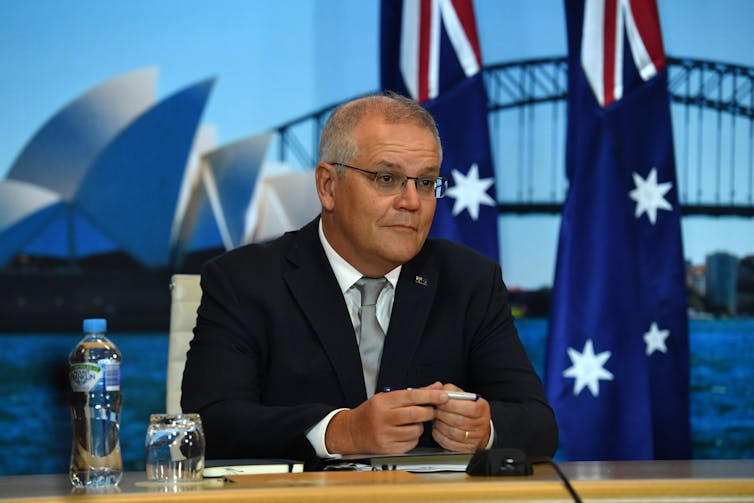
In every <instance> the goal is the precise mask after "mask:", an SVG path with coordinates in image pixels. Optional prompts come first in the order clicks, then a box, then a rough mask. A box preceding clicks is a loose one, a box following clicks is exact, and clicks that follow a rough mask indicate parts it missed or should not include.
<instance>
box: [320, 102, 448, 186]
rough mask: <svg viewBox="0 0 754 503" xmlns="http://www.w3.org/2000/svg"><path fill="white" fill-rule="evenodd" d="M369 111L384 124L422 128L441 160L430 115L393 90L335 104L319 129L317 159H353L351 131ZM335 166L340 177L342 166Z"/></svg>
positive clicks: (356, 149) (438, 143)
mask: <svg viewBox="0 0 754 503" xmlns="http://www.w3.org/2000/svg"><path fill="white" fill-rule="evenodd" d="M370 114H378V115H380V116H381V117H382V119H383V120H384V121H385V123H387V124H413V125H416V126H419V127H420V128H423V129H426V130H427V131H428V132H429V133H430V134H432V137H433V138H434V139H435V142H436V143H437V150H438V152H439V154H440V161H442V143H441V142H440V133H439V132H438V130H437V123H435V119H434V117H432V114H430V113H429V112H427V110H425V109H424V108H423V107H422V106H421V105H419V103H417V102H416V101H414V100H412V99H410V98H406V97H405V96H401V95H400V94H397V93H393V92H387V93H386V94H384V95H372V96H366V97H363V98H357V99H355V100H353V101H349V102H348V103H344V104H342V105H340V106H338V107H337V108H336V109H335V110H334V111H333V113H332V114H331V115H330V117H329V118H328V119H327V122H326V123H325V125H324V127H323V128H322V135H321V136H320V139H319V160H320V161H322V162H327V163H334V162H344V163H347V162H350V161H351V160H352V159H353V158H355V157H356V156H357V155H358V153H359V152H358V146H357V145H356V142H355V141H354V138H353V131H354V129H356V126H358V124H359V122H360V121H361V120H362V119H363V118H364V117H366V116H367V115H370ZM336 169H337V171H338V174H339V175H341V176H342V173H343V171H344V168H343V167H342V166H336Z"/></svg>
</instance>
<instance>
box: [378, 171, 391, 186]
mask: <svg viewBox="0 0 754 503" xmlns="http://www.w3.org/2000/svg"><path fill="white" fill-rule="evenodd" d="M395 180H396V178H395V175H393V174H392V173H377V183H379V184H381V185H392V184H394V183H395Z"/></svg>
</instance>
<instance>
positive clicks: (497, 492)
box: [0, 460, 754, 503]
mask: <svg viewBox="0 0 754 503" xmlns="http://www.w3.org/2000/svg"><path fill="white" fill-rule="evenodd" d="M559 466H560V467H561V469H562V470H563V472H564V473H565V474H566V476H567V477H568V478H569V479H570V480H571V483H572V485H573V487H574V488H575V489H576V491H577V492H578V493H579V495H580V496H581V498H582V499H583V500H584V501H601V502H611V501H615V502H627V501H652V502H657V501H663V502H675V501H678V502H688V501H695V502H700V501H701V502H715V501H726V502H744V501H749V502H751V501H754V460H714V461H713V460H707V461H704V460H695V461H603V462H599V461H594V462H567V463H561V464H560V465H559ZM207 500H212V501H213V502H215V501H217V502H225V501H234V502H235V501H240V502H243V501H252V502H293V501H306V502H314V503H318V502H322V503H325V502H328V503H330V502H340V501H342V502H358V503H368V502H378V501H385V502H407V501H411V502H430V501H431V502H451V501H464V502H482V501H506V502H507V501H571V498H570V495H569V494H568V492H567V490H566V489H565V487H564V486H563V484H562V482H561V481H560V479H559V478H558V477H557V474H556V473H555V471H554V470H553V468H552V467H551V466H549V465H535V467H534V475H533V476H529V477H470V476H468V475H466V474H465V473H430V474H413V473H408V472H401V471H384V472H381V471H376V472H307V473H294V474H284V475H247V476H243V477H235V478H234V481H233V482H223V481H222V480H215V481H205V482H202V483H197V484H194V485H186V486H167V487H166V486H157V485H154V484H150V483H149V482H147V481H146V480H145V476H144V474H143V473H126V474H124V477H123V481H122V482H121V484H120V486H119V487H118V488H117V489H116V491H114V492H109V493H88V494H85V495H79V494H72V490H71V487H70V484H69V482H68V477H67V476H66V475H22V476H10V477H0V503H9V502H35V503H47V502H59V501H62V502H75V501H83V502H86V503H98V502H111V503H119V502H131V501H134V502H135V501H138V502H145V503H152V502H155V503H157V502H159V503H171V502H183V501H185V502H199V501H207Z"/></svg>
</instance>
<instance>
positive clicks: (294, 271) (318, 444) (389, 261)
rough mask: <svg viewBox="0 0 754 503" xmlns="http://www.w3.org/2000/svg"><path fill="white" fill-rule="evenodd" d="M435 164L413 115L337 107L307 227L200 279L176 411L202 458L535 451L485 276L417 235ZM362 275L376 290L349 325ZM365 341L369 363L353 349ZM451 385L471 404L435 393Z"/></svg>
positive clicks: (229, 257) (531, 410)
mask: <svg viewBox="0 0 754 503" xmlns="http://www.w3.org/2000/svg"><path fill="white" fill-rule="evenodd" d="M441 161H442V149H441V145H440V139H439V135H438V132H437V128H436V126H435V123H434V120H433V119H432V116H431V115H430V114H428V113H427V112H426V111H425V110H424V109H423V108H422V107H421V106H419V105H418V104H416V103H415V102H413V101H411V100H408V99H406V98H402V97H399V96H395V95H391V96H372V97H367V98H362V99H359V100H355V101H353V102H350V103H347V104H345V105H343V106H342V107H340V108H339V109H337V110H336V111H335V112H334V113H333V114H332V116H331V117H330V119H329V120H328V122H327V124H326V125H325V127H324V129H323V132H322V138H321V142H320V162H319V164H318V165H317V168H316V172H315V179H316V190H317V193H318V195H319V198H320V201H321V204H322V212H321V215H320V217H319V218H317V219H315V220H314V221H313V222H311V223H310V224H308V225H306V226H305V227H303V228H302V229H300V230H299V231H297V232H292V233H287V234H285V235H284V236H282V237H281V238H279V239H277V240H275V241H272V242H270V243H267V244H262V245H250V246H245V247H242V248H239V249H236V250H233V251H231V252H228V253H226V254H225V255H223V256H221V257H219V258H217V259H215V260H213V261H211V262H209V263H208V264H207V265H206V266H205V268H204V270H203V272H202V289H203V295H202V301H201V306H200V307H199V310H198V318H197V325H196V328H195V329H194V339H193V341H192V342H191V348H190V350H189V352H188V358H187V362H186V369H185V371H184V376H183V394H182V402H181V404H182V408H183V410H185V411H189V412H198V413H200V414H201V417H202V421H203V424H204V429H205V434H206V438H207V457H208V458H249V457H258V458H264V457H268V458H269V457H286V458H297V459H304V460H306V461H309V462H312V461H314V460H317V459H319V458H323V457H328V456H333V455H339V454H352V453H402V452H406V451H408V450H410V449H412V448H413V447H415V446H417V445H434V446H437V445H439V446H441V447H443V448H446V449H449V450H454V451H471V450H476V449H481V448H486V447H493V446H504V447H518V448H521V449H523V450H524V451H526V452H527V453H528V454H529V455H530V456H540V455H552V454H553V452H554V451H555V449H556V447H557V426H556V424H555V419H554V415H553V412H552V410H551V409H550V407H549V405H548V404H547V400H546V398H545V395H544V391H543V389H542V383H541V382H540V380H539V378H538V377H537V375H536V374H535V373H534V371H533V369H532V366H531V364H530V362H529V360H528V358H527V355H526V353H525V350H524V348H523V346H522V344H521V342H520V341H519V339H518V335H517V333H516V329H515V327H514V323H513V318H512V316H511V313H510V308H509V306H508V304H507V293H506V289H505V286H504V284H503V281H502V275H501V270H500V267H499V265H498V264H496V263H495V262H493V261H491V260H489V259H487V258H485V257H484V256H482V255H480V254H478V253H476V252H474V251H472V250H470V249H468V248H466V247H463V246H460V245H457V244H453V243H450V242H448V241H443V240H428V239H427V234H428V232H429V228H430V225H431V223H432V217H433V215H434V210H435V205H436V197H442V196H443V195H444V193H445V189H446V188H447V181H446V180H445V179H443V178H442V177H440V176H439V173H440V164H441ZM362 277H364V278H385V279H380V280H378V281H379V282H381V283H382V284H384V286H380V287H379V288H381V290H379V294H378V297H377V300H376V305H373V304H374V303H371V304H369V305H370V306H372V308H373V309H372V312H373V313H374V314H372V315H367V314H364V319H362V313H366V309H367V306H362V305H361V301H362V299H361V295H362V294H361V293H360V290H359V288H360V287H359V284H360V283H361V281H362V280H360V278H362ZM364 295H365V296H367V295H368V294H364ZM370 316H371V318H370ZM375 317H376V320H374V318H375ZM370 320H374V322H372V321H370ZM377 324H379V326H378V327H376V328H370V327H375V325H377ZM375 333H379V336H375V335H370V334H375ZM375 337H376V339H375ZM367 339H368V340H369V341H373V340H377V341H378V346H377V348H378V349H377V350H376V363H374V362H373V360H372V359H373V358H374V354H375V353H374V352H372V353H371V354H372V355H373V356H365V355H361V354H360V346H361V349H362V351H363V350H364V349H365V347H366V346H367V345H368V344H372V343H371V342H364V341H367ZM380 351H381V355H380ZM370 369H371V370H370ZM387 386H390V387H401V388H407V389H400V390H397V391H389V392H381V391H380V390H381V389H383V387H387ZM461 390H465V391H469V392H473V393H477V394H479V395H481V398H479V399H478V400H475V401H474V400H459V399H451V398H449V396H448V391H461ZM425 430H426V432H425ZM423 433H424V434H423Z"/></svg>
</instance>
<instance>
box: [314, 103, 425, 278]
mask: <svg viewBox="0 0 754 503" xmlns="http://www.w3.org/2000/svg"><path fill="white" fill-rule="evenodd" d="M354 140H355V142H356V145H357V146H358V155H357V157H356V158H354V159H343V160H339V161H340V162H343V163H346V164H350V165H351V166H355V167H358V168H362V169H365V170H369V171H380V172H390V173H393V174H395V175H397V176H398V177H402V176H404V175H405V176H412V177H414V176H438V175H439V174H440V156H439V152H438V148H437V144H436V143H435V140H434V137H433V136H432V134H431V133H430V132H428V131H427V130H425V129H422V128H421V127H419V126H416V125H413V124H385V123H384V122H383V120H382V118H381V117H380V116H379V115H368V116H367V117H365V118H363V119H362V120H361V122H360V123H359V125H358V127H357V128H356V131H355V132H354ZM320 169H329V170H331V171H332V177H333V178H332V179H331V182H332V183H331V185H330V187H331V191H329V194H330V195H331V197H330V198H327V197H326V198H325V199H323V228H324V231H325V235H326V237H327V240H328V241H329V242H330V244H332V246H333V248H335V250H336V251H337V252H338V253H339V254H340V255H341V256H342V257H343V258H345V259H346V260H347V261H348V262H349V263H350V264H351V265H353V266H354V267H356V268H357V269H358V270H359V271H360V272H361V273H362V274H365V275H367V276H382V275H384V274H385V273H386V272H388V271H390V270H391V269H394V268H395V267H397V266H398V265H400V264H404V263H406V262H407V261H409V260H411V259H412V258H413V257H414V256H415V255H416V254H417V253H418V252H419V250H420V249H421V247H422V245H423V244H424V241H425V240H426V238H427V234H428V233H429V228H430V226H431V224H432V217H433V216H434V213H435V206H436V204H437V201H436V200H435V199H434V198H426V197H420V196H419V194H418V192H417V191H416V185H415V183H414V180H408V182H407V183H406V187H405V188H404V189H403V190H401V191H399V192H398V193H397V194H390V195H386V194H382V193H380V192H379V191H378V190H377V187H376V186H375V183H374V176H373V175H370V174H365V173H362V172H360V171H356V170H353V169H348V168H345V170H346V172H345V175H344V177H343V178H342V179H339V178H337V175H335V173H334V170H335V168H334V167H333V166H331V165H327V164H325V165H320ZM328 206H329V207H328Z"/></svg>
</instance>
